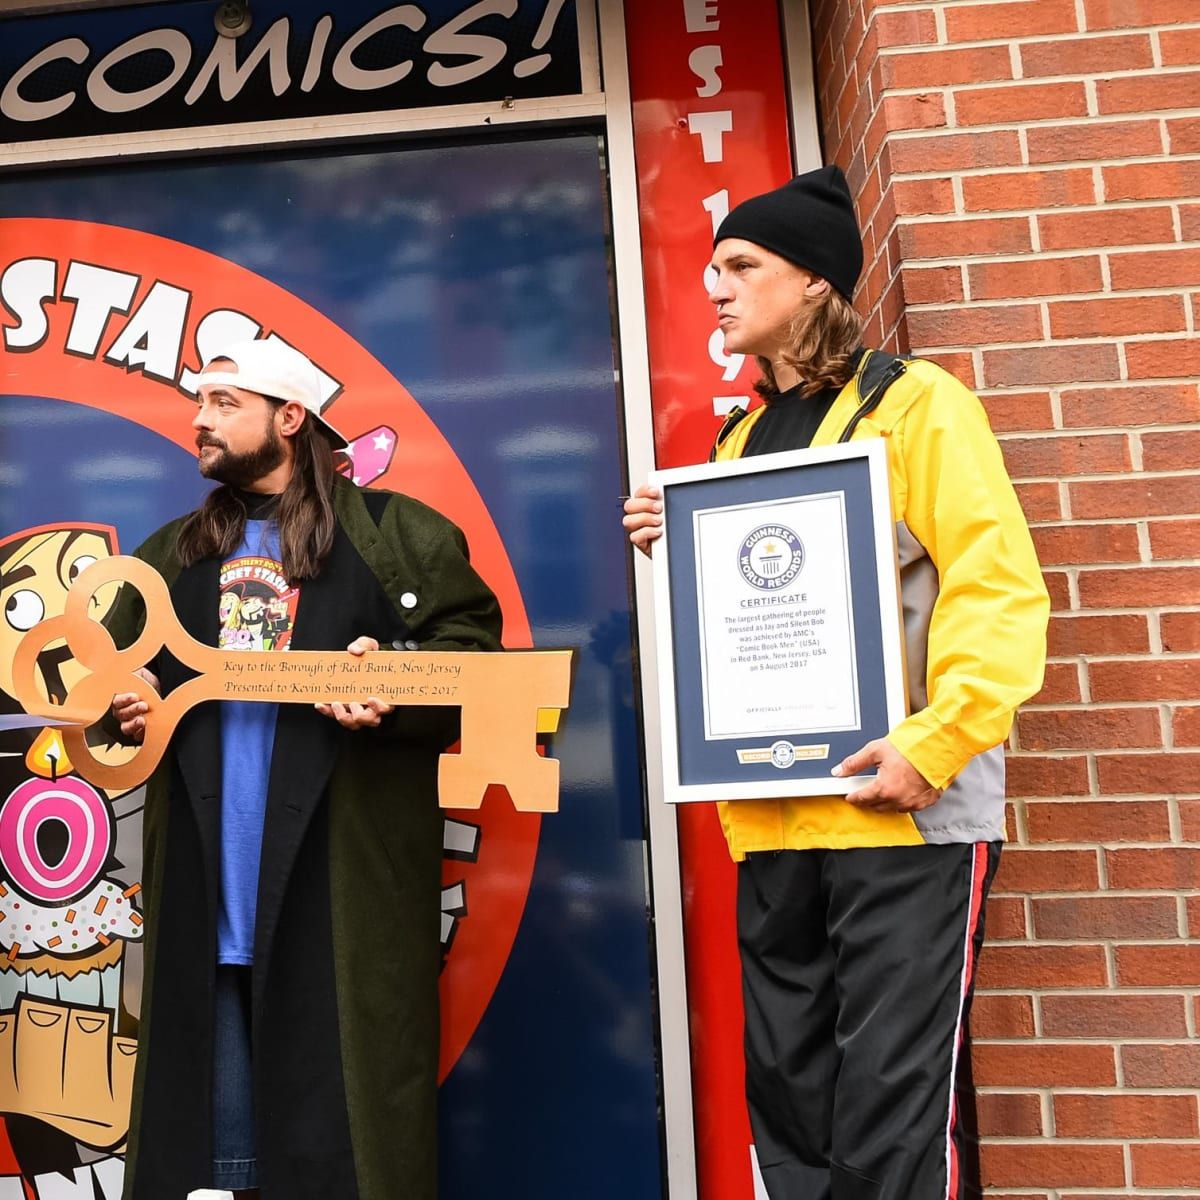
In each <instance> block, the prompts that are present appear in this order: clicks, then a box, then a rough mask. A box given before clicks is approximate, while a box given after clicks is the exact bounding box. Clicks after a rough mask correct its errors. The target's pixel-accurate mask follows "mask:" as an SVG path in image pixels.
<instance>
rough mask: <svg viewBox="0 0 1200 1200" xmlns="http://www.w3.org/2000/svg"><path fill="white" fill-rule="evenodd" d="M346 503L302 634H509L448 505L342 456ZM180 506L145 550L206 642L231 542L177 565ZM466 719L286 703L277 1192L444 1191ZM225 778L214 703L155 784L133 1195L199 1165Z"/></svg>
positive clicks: (446, 713) (338, 640) (365, 1199)
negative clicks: (370, 476)
mask: <svg viewBox="0 0 1200 1200" xmlns="http://www.w3.org/2000/svg"><path fill="white" fill-rule="evenodd" d="M336 510H337V517H338V523H339V532H338V535H337V537H336V540H335V544H334V547H333V550H332V551H331V553H330V556H329V558H328V559H327V560H326V562H325V564H324V566H323V568H322V571H321V573H320V575H319V576H318V577H317V578H316V579H315V580H311V581H306V582H305V583H303V584H302V585H301V589H300V600H299V606H298V609H297V613H296V620H295V625H294V629H293V634H292V648H293V649H297V650H305V649H310V650H311V649H343V648H344V647H345V646H346V645H348V644H349V642H350V641H352V640H353V639H354V638H355V637H357V636H360V635H363V634H370V635H371V636H374V637H376V638H377V639H378V640H379V641H380V644H381V645H383V646H388V645H390V644H392V643H393V642H395V643H396V644H397V645H398V646H400V647H403V646H404V645H405V643H412V642H415V643H418V644H419V646H420V647H421V648H422V649H437V650H446V649H464V650H491V649H495V648H497V647H498V645H499V637H500V614H499V607H498V605H497V602H496V599H495V597H494V596H493V595H492V593H491V591H490V590H489V589H488V587H487V586H486V585H485V584H484V583H483V581H482V580H481V579H480V578H479V576H478V575H477V574H476V572H475V571H474V569H473V568H472V567H471V566H470V564H469V562H468V560H467V553H466V544H465V541H464V539H463V536H462V534H461V533H460V531H459V530H458V529H457V528H456V527H455V526H453V525H452V524H451V523H450V522H449V521H447V520H446V519H445V518H443V517H442V516H440V515H439V514H438V513H436V512H434V511H433V510H432V509H430V508H427V507H426V506H424V505H422V504H420V503H418V502H417V501H415V500H412V499H409V498H408V497H404V496H399V495H392V494H390V493H379V492H376V493H364V492H361V491H360V490H359V489H358V488H356V487H354V486H352V485H351V484H349V483H346V482H344V481H340V480H339V483H338V487H337V490H336ZM178 527H179V522H174V523H172V524H170V525H168V526H166V527H165V528H163V529H162V530H160V531H159V532H158V533H156V534H154V535H153V536H152V537H151V538H150V539H149V540H148V541H147V542H146V543H145V544H144V545H143V546H142V547H141V548H140V549H139V550H138V551H137V552H136V553H137V554H138V556H139V557H141V558H143V559H145V560H146V561H147V562H149V563H150V564H151V565H152V566H154V567H155V568H156V569H157V570H158V571H159V572H160V573H161V574H162V575H163V577H164V578H165V579H166V581H167V583H168V585H169V587H170V589H171V596H172V601H173V603H174V605H175V609H176V613H177V615H178V616H179V619H180V621H181V623H182V624H183V626H184V628H185V629H187V630H188V632H189V633H191V634H192V635H193V636H194V637H196V638H198V639H199V640H201V641H204V642H207V643H209V644H211V645H216V644H217V634H218V574H219V569H220V564H219V562H217V561H216V559H212V560H205V561H202V562H200V563H196V564H194V565H193V566H191V567H187V568H181V566H180V563H179V561H178V558H177V557H176V554H175V539H176V534H177V531H178ZM129 591H130V589H126V592H129ZM406 604H409V605H411V607H406ZM381 614H382V615H381ZM141 619H142V612H141V609H140V600H139V599H138V598H137V597H136V596H128V595H127V596H123V597H122V599H121V602H120V603H119V605H118V609H117V612H116V614H115V615H114V618H113V621H112V622H111V627H112V629H113V632H114V636H115V638H116V640H117V642H118V644H119V645H127V644H128V643H129V641H130V640H131V639H132V637H133V636H134V635H135V633H136V631H137V629H138V628H140V622H141ZM381 624H383V625H384V626H385V627H379V626H380V625H381ZM153 669H154V670H155V671H156V673H157V674H158V676H159V679H160V682H161V686H162V688H163V691H164V693H166V692H169V691H170V690H171V689H173V688H174V687H177V686H179V684H180V683H182V682H183V681H184V680H186V679H187V678H188V677H189V675H190V674H191V672H190V671H189V670H188V669H187V668H185V667H183V666H182V665H181V664H180V663H179V662H178V661H177V660H175V659H174V658H173V656H171V655H170V654H169V653H167V652H163V653H162V654H160V656H159V658H158V660H156V662H155V663H154V664H153ZM456 725H457V710H453V709H432V708H426V709H419V708H412V707H407V708H398V709H397V710H396V711H395V712H394V713H393V714H391V715H390V716H389V717H387V718H385V723H384V726H383V727H381V728H380V729H378V730H359V731H354V732H351V731H348V730H345V729H343V728H341V727H340V726H339V725H337V723H336V722H334V721H332V720H331V719H329V718H327V717H323V716H321V715H320V714H319V713H317V712H315V711H314V710H313V708H312V707H311V706H308V705H300V704H293V705H281V706H280V710H279V717H278V724H277V727H276V734H275V748H274V755H273V759H272V765H271V773H270V783H269V788H268V795H267V805H266V816H265V818H264V829H263V848H262V860H261V866H260V875H259V895H258V909H257V923H256V930H255V963H254V969H253V989H252V995H253V1000H252V1011H253V1023H254V1029H253V1041H254V1074H255V1113H256V1138H257V1151H258V1164H259V1180H260V1185H261V1188H262V1195H263V1197H264V1200H335V1198H336V1200H395V1198H397V1197H404V1198H405V1200H434V1198H435V1196H436V1193H437V1186H436V1161H437V1150H436V1131H435V1109H436V1086H437V1056H438V1037H437V1027H438V1026H437V979H438V972H439V968H440V961H441V954H440V942H439V936H440V886H441V846H442V817H441V814H440V812H439V810H438V807H437V797H436V779H437V758H438V754H439V752H440V750H441V749H442V748H443V747H444V746H446V745H447V744H449V742H450V741H452V740H453V738H454V737H455V736H456ZM220 780H221V737H220V719H219V708H218V705H216V704H214V703H209V704H203V705H200V706H198V707H197V708H196V709H193V710H192V712H191V713H190V714H189V715H188V716H187V717H185V719H184V720H183V721H182V722H181V723H180V726H179V728H178V730H177V731H176V733H175V736H174V738H173V739H172V743H171V748H170V750H169V752H168V754H167V755H166V756H165V757H164V760H163V762H162V763H161V764H160V766H159V768H158V769H157V771H156V772H155V774H154V775H153V777H152V778H151V780H150V782H149V783H148V785H147V790H146V807H145V817H144V842H145V857H144V862H143V883H144V887H145V902H146V903H145V911H146V920H147V940H146V955H147V957H146V971H145V987H144V993H143V1000H142V1013H141V1031H140V1036H139V1051H138V1064H137V1075H136V1080H135V1085H134V1104H133V1124H132V1133H131V1139H130V1148H129V1158H128V1164H127V1169H126V1183H125V1200H184V1197H185V1196H186V1195H187V1193H188V1192H189V1191H190V1190H192V1189H195V1188H201V1187H206V1186H208V1185H209V1179H210V1160H211V1153H212V1151H211V1143H212V1117H211V1095H212V1071H213V1063H212V1050H211V1025H212V1005H213V974H214V962H215V945H216V924H217V907H218V898H219V879H218V872H219V862H220V858H219V851H220Z"/></svg>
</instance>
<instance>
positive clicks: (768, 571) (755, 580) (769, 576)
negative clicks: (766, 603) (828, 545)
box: [738, 525, 804, 592]
mask: <svg viewBox="0 0 1200 1200" xmlns="http://www.w3.org/2000/svg"><path fill="white" fill-rule="evenodd" d="M803 567H804V543H803V542H801V540H800V538H799V537H798V536H797V534H796V533H795V531H794V530H791V529H789V528H788V527H787V526H786V525H759V526H758V527H757V528H755V529H752V530H751V531H750V532H749V533H748V534H747V535H746V536H745V537H744V538H743V539H742V542H741V545H740V546H739V547H738V570H739V572H740V573H741V576H742V578H743V579H744V580H745V581H746V582H747V583H748V584H749V585H750V586H751V587H753V588H757V589H758V590H759V591H760V592H777V591H779V590H780V589H781V588H785V587H787V585H788V584H789V583H791V582H792V580H793V579H795V578H796V576H797V575H799V574H800V571H801V570H802V569H803Z"/></svg>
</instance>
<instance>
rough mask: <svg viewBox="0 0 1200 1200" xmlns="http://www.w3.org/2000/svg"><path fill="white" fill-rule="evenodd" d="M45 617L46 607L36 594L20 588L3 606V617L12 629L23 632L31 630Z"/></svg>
mask: <svg viewBox="0 0 1200 1200" xmlns="http://www.w3.org/2000/svg"><path fill="white" fill-rule="evenodd" d="M45 615H46V605H45V604H44V603H43V602H42V598H41V596H39V595H38V594H37V592H31V591H30V590H29V589H28V588H22V589H21V590H20V591H19V592H13V594H12V595H11V596H9V598H8V603H7V604H5V606H4V617H5V619H6V620H7V621H8V623H9V624H10V625H11V626H12V627H13V628H14V629H19V630H21V631H22V632H24V631H25V630H26V629H32V628H33V627H34V626H35V625H36V624H37V623H38V622H39V621H40V620H41V619H42V618H43V617H44V616H45Z"/></svg>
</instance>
